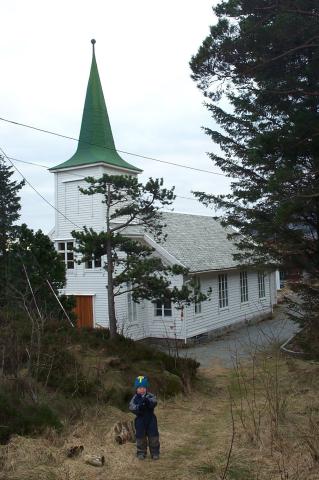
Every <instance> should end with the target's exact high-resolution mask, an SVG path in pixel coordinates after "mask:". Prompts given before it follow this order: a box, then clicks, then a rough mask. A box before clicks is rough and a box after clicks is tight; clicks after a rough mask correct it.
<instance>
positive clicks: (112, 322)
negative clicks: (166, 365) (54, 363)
mask: <svg viewBox="0 0 319 480" xmlns="http://www.w3.org/2000/svg"><path fill="white" fill-rule="evenodd" d="M110 206H111V185H110V184H109V185H108V186H107V202H106V227H107V234H108V239H107V245H106V259H107V300H108V313H109V326H110V337H111V338H114V337H116V335H117V325H116V316H115V303H114V290H113V258H112V241H111V227H110Z"/></svg>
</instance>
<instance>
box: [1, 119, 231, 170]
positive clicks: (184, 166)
mask: <svg viewBox="0 0 319 480" xmlns="http://www.w3.org/2000/svg"><path fill="white" fill-rule="evenodd" d="M0 120H2V121H3V122H7V123H11V124H13V125H18V126H19V127H24V128H30V129H31V130H36V131H37V132H42V133H48V134H49V135H54V136H56V137H61V138H66V139H67V140H73V141H75V142H78V143H84V144H86V145H92V146H94V147H100V148H105V149H106V150H112V151H113V152H119V153H124V154H126V155H131V156H133V157H138V158H143V159H146V160H152V161H153V162H160V163H165V164H167V165H173V166H174V167H180V168H186V169H188V170H195V171H196V172H203V173H210V174H211V175H220V176H221V177H227V175H225V174H224V173H220V172H212V171H211V170H204V169H202V168H196V167H189V166H187V165H182V164H180V163H174V162H168V161H167V160H159V159H158V158H153V157H147V156H146V155H140V154H138V153H132V152H127V151H125V150H117V149H116V148H112V147H106V146H105V145H98V144H96V143H91V142H85V141H83V140H80V139H78V138H75V137H69V136H68V135H62V134H61V133H56V132H51V131H50V130H45V129H43V128H38V127H33V126H32V125H27V124H25V123H19V122H14V121H13V120H8V119H7V118H2V117H0Z"/></svg>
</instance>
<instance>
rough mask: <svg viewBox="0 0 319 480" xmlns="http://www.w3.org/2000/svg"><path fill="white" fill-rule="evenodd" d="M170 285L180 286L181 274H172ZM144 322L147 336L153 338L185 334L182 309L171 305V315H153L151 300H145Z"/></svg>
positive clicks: (153, 307) (179, 337)
mask: <svg viewBox="0 0 319 480" xmlns="http://www.w3.org/2000/svg"><path fill="white" fill-rule="evenodd" d="M171 283H172V287H174V286H176V287H181V286H182V284H183V277H182V275H176V276H173V277H172V279H171ZM145 303H146V306H145V322H147V321H148V326H149V330H148V331H149V336H150V337H153V338H164V339H165V338H178V339H182V338H184V336H185V322H184V320H183V319H182V311H181V310H180V309H177V308H175V307H174V305H172V316H171V317H164V316H163V317H160V316H156V315H155V305H154V303H153V302H149V301H148V302H145Z"/></svg>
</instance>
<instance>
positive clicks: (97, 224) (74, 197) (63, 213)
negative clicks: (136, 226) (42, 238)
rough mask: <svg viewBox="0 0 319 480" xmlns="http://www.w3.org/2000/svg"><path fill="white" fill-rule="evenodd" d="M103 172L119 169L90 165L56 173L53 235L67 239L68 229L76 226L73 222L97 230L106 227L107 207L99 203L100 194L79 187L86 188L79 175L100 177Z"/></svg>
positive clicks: (85, 183) (68, 236)
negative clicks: (87, 192)
mask: <svg viewBox="0 0 319 480" xmlns="http://www.w3.org/2000/svg"><path fill="white" fill-rule="evenodd" d="M104 173H107V174H109V175H119V174H120V172H119V171H118V170H116V169H111V168H108V167H104V166H90V167H87V168H77V169H74V170H70V171H69V170H67V171H61V172H59V171H58V172H56V173H55V177H56V179H55V182H56V186H55V187H56V208H57V210H58V212H56V222H55V225H56V228H55V237H56V238H60V239H62V238H70V236H71V235H70V233H71V231H72V230H74V229H78V228H77V227H76V226H75V225H78V226H79V227H80V228H82V227H83V226H84V225H86V226H87V227H91V228H93V229H94V230H96V231H98V232H99V231H101V230H103V229H104V228H105V213H106V210H105V209H106V207H105V203H102V200H103V196H102V195H100V194H95V195H85V194H83V193H81V192H80V191H79V187H81V188H87V187H88V186H89V184H88V183H87V182H85V181H84V180H83V179H82V178H84V177H88V176H90V177H94V178H100V177H102V175H103V174H104ZM81 177H82V178H81ZM59 212H60V213H59ZM66 217H67V218H66ZM121 220H123V219H121ZM74 224H75V225H74Z"/></svg>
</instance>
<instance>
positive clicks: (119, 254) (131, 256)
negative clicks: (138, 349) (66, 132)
mask: <svg viewBox="0 0 319 480" xmlns="http://www.w3.org/2000/svg"><path fill="white" fill-rule="evenodd" d="M86 181H87V182H88V183H89V184H90V186H89V188H87V189H80V191H81V192H82V193H84V194H86V195H93V194H101V195H102V198H103V202H104V203H105V205H106V219H105V220H106V222H105V226H106V228H105V231H102V232H95V231H94V230H93V229H91V228H90V229H88V228H86V227H84V228H83V231H81V232H78V231H73V232H72V235H73V237H74V238H75V239H76V241H77V248H76V251H77V252H78V253H80V254H81V259H80V261H81V262H86V261H94V259H97V258H98V259H100V258H101V257H102V256H106V263H105V265H104V268H105V270H106V271H107V295H108V316H109V325H110V336H111V337H115V336H116V335H117V320H116V314H115V297H117V296H119V295H123V294H125V293H127V292H131V294H132V299H133V300H134V301H135V302H139V301H140V300H141V299H148V300H153V299H157V300H162V301H164V300H165V299H170V300H172V301H173V302H177V303H178V304H179V305H182V304H183V303H190V302H193V301H194V300H195V299H199V300H204V299H205V298H206V297H205V296H204V295H203V294H201V293H200V292H199V291H198V289H197V290H196V288H194V286H193V285H192V284H188V286H183V287H182V288H181V289H178V288H177V287H173V288H172V287H171V282H170V278H169V277H170V275H171V274H173V275H174V274H176V275H178V274H184V275H185V274H187V270H186V269H185V268H182V267H180V266H179V265H171V266H168V265H164V264H163V262H162V260H161V259H160V258H159V257H156V256H155V255H153V253H154V248H152V247H150V246H148V245H146V244H145V242H144V241H143V234H144V232H145V231H148V232H149V233H151V234H152V236H153V238H154V239H155V240H156V241H161V240H164V239H165V235H163V227H164V224H163V222H162V221H161V212H160V208H161V207H163V206H165V205H170V204H171V203H172V201H173V200H174V198H175V197H174V193H173V190H174V189H172V190H167V189H166V188H163V180H162V179H155V180H153V179H152V178H150V179H149V181H148V182H147V183H146V184H145V185H143V184H142V183H139V182H138V179H137V178H136V177H130V176H124V175H106V174H105V175H103V177H101V178H99V179H94V178H87V179H86Z"/></svg>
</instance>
